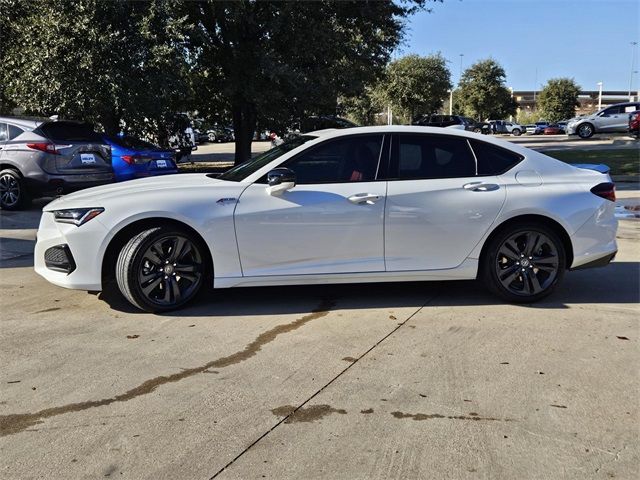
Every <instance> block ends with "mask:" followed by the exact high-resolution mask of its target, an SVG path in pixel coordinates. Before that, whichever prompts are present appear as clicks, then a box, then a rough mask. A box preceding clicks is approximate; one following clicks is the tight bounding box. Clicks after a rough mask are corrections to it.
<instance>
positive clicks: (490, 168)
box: [470, 140, 524, 175]
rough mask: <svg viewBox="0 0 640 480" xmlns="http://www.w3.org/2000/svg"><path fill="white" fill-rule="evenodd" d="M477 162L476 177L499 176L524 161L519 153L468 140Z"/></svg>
mask: <svg viewBox="0 0 640 480" xmlns="http://www.w3.org/2000/svg"><path fill="white" fill-rule="evenodd" d="M470 143H471V148H472V149H473V153H474V154H475V155H476V159H477V160H478V175H501V174H503V173H505V172H506V171H508V170H511V169H512V168H513V167H515V166H516V165H517V164H518V163H520V162H521V161H522V160H524V157H523V156H522V155H520V154H519V153H515V152H512V151H510V150H507V149H505V148H501V147H496V146H495V145H491V144H489V143H486V142H480V141H478V140H470Z"/></svg>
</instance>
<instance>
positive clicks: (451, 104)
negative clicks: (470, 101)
mask: <svg viewBox="0 0 640 480" xmlns="http://www.w3.org/2000/svg"><path fill="white" fill-rule="evenodd" d="M447 92H449V115H453V89H452V88H450V89H449V90H447Z"/></svg>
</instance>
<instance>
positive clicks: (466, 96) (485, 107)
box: [458, 59, 518, 120]
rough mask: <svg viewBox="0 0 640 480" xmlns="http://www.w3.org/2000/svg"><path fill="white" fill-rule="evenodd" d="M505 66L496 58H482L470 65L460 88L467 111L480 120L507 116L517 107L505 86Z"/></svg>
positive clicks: (459, 91) (463, 104) (460, 96)
mask: <svg viewBox="0 0 640 480" xmlns="http://www.w3.org/2000/svg"><path fill="white" fill-rule="evenodd" d="M505 81H506V74H505V71H504V69H503V68H502V67H501V66H500V65H499V64H498V63H497V62H496V61H495V60H492V59H487V60H482V61H479V62H477V63H475V64H473V65H472V66H471V67H469V68H468V69H466V70H465V71H464V72H463V74H462V78H461V79H460V88H459V90H458V94H459V98H460V102H461V104H462V106H463V108H464V111H465V113H466V114H467V115H469V116H472V117H475V118H476V119H477V120H487V119H490V118H495V119H499V118H505V117H507V116H509V115H513V114H515V113H516V110H517V107H518V105H517V103H516V102H515V101H514V100H513V98H512V96H511V92H510V91H509V89H508V88H507V87H506V86H505Z"/></svg>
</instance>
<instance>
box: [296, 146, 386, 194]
mask: <svg viewBox="0 0 640 480" xmlns="http://www.w3.org/2000/svg"><path fill="white" fill-rule="evenodd" d="M381 147H382V135H366V136H357V137H346V138H340V139H337V140H328V141H327V142H325V143H322V144H320V145H318V146H317V147H314V148H311V149H309V151H307V152H303V153H301V154H300V155H298V156H296V157H294V158H293V159H291V160H290V161H289V162H287V163H286V165H283V166H285V167H287V168H290V169H291V170H293V171H294V172H295V173H296V183H299V184H311V183H343V182H366V181H371V180H375V178H376V171H377V168H378V160H379V158H380V148H381Z"/></svg>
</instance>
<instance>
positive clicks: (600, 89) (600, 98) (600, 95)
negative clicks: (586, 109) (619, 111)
mask: <svg viewBox="0 0 640 480" xmlns="http://www.w3.org/2000/svg"><path fill="white" fill-rule="evenodd" d="M597 85H598V111H600V110H601V109H602V82H598V83H597Z"/></svg>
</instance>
